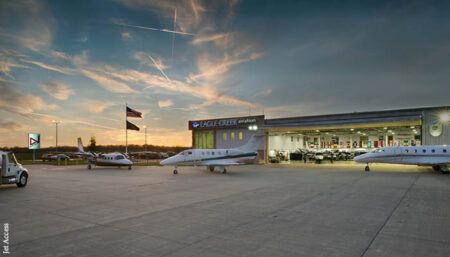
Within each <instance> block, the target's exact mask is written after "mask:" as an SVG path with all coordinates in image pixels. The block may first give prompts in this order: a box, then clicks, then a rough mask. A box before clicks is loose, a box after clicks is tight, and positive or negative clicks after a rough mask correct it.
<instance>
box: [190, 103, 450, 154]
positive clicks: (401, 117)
mask: <svg viewBox="0 0 450 257" xmlns="http://www.w3.org/2000/svg"><path fill="white" fill-rule="evenodd" d="M449 116H450V106H441V107H425V108H413V109H399V110H383V111H370V112H353V113H343V114H328V115H314V116H299V117H289V118H276V119H266V118H265V116H264V115H258V116H246V117H231V118H220V119H210V120H194V121H189V129H190V130H192V146H193V148H205V149H210V148H225V149H227V148H233V147H239V146H241V145H243V144H245V143H246V142H247V141H248V140H249V138H250V137H251V135H253V134H264V137H263V138H262V139H261V140H262V142H261V144H260V149H259V150H258V156H260V159H261V161H267V160H268V156H269V155H273V154H274V152H277V153H283V154H284V155H285V156H289V153H292V152H295V151H298V150H300V149H316V150H320V149H336V150H337V149H341V150H344V149H345V150H346V151H355V150H357V149H365V150H371V149H373V148H378V147H383V146H416V145H445V144H450V122H449Z"/></svg>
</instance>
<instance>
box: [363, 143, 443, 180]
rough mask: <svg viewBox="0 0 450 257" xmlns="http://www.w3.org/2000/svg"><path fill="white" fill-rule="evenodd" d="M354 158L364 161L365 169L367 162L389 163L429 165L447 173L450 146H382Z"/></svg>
mask: <svg viewBox="0 0 450 257" xmlns="http://www.w3.org/2000/svg"><path fill="white" fill-rule="evenodd" d="M354 160H355V161H356V162H359V163H366V164H367V166H366V168H365V171H370V168H369V163H391V164H410V165H419V166H431V167H432V168H433V170H435V171H440V172H442V173H443V174H448V173H449V170H448V165H449V164H450V147H449V146H446V145H429V146H399V147H383V148H378V149H375V150H373V151H372V152H369V153H366V154H362V155H359V156H356V157H355V158H354Z"/></svg>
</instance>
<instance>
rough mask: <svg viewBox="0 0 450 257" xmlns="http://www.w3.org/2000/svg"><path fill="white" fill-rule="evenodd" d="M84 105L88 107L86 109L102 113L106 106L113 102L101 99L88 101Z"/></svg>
mask: <svg viewBox="0 0 450 257" xmlns="http://www.w3.org/2000/svg"><path fill="white" fill-rule="evenodd" d="M83 105H84V107H85V108H86V110H87V111H89V112H93V113H101V112H103V111H104V110H105V109H106V108H108V107H110V106H112V105H113V103H112V102H110V101H108V102H107V101H99V100H90V101H86V102H85V103H84V104H83Z"/></svg>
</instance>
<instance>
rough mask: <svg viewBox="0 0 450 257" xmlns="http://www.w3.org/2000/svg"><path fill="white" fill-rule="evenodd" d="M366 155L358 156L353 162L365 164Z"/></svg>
mask: <svg viewBox="0 0 450 257" xmlns="http://www.w3.org/2000/svg"><path fill="white" fill-rule="evenodd" d="M364 155H365V154H362V155H358V156H355V158H353V160H354V161H355V162H365V159H366V158H365V156H364Z"/></svg>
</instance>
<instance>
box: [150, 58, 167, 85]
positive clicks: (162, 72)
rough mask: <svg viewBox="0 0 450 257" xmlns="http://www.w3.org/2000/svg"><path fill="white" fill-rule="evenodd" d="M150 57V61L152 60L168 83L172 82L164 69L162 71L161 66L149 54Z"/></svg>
mask: <svg viewBox="0 0 450 257" xmlns="http://www.w3.org/2000/svg"><path fill="white" fill-rule="evenodd" d="M147 55H148V57H149V58H150V60H152V62H153V64H154V65H155V66H156V68H157V69H158V70H159V71H160V72H161V74H162V75H163V76H164V77H165V78H166V79H167V81H170V79H169V77H167V75H166V73H165V72H164V70H163V69H161V67H160V66H159V64H158V63H157V62H156V61H155V59H153V57H152V56H151V55H149V54H147Z"/></svg>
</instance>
